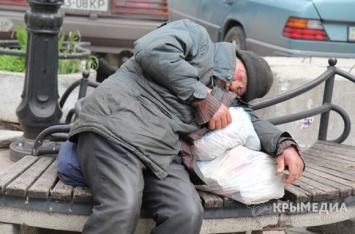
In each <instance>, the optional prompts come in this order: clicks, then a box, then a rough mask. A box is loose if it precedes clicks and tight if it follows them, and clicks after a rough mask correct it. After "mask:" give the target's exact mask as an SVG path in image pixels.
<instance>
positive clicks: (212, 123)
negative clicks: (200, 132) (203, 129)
mask: <svg viewBox="0 0 355 234" xmlns="http://www.w3.org/2000/svg"><path fill="white" fill-rule="evenodd" d="M208 128H209V129H211V130H212V129H215V128H216V121H213V120H210V122H208Z"/></svg>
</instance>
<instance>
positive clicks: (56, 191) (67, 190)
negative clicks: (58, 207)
mask: <svg viewBox="0 0 355 234" xmlns="http://www.w3.org/2000/svg"><path fill="white" fill-rule="evenodd" d="M72 193H73V186H71V185H67V184H64V183H63V182H62V181H61V180H58V182H57V184H56V185H55V186H54V188H53V190H52V191H51V195H50V197H51V199H54V200H59V201H71V200H72Z"/></svg>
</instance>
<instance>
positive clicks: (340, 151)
mask: <svg viewBox="0 0 355 234" xmlns="http://www.w3.org/2000/svg"><path fill="white" fill-rule="evenodd" d="M354 148H355V147H353V146H349V145H341V144H339V145H336V144H331V143H330V142H328V143H325V142H322V143H316V144H314V145H312V146H311V147H309V149H317V150H321V151H325V152H327V153H329V154H332V155H334V156H337V157H343V158H344V159H348V160H350V161H352V162H355V157H354V156H355V154H354V152H355V149H354Z"/></svg>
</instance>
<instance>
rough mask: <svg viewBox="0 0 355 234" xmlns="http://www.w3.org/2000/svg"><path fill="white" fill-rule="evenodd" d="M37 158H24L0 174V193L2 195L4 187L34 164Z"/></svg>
mask: <svg viewBox="0 0 355 234" xmlns="http://www.w3.org/2000/svg"><path fill="white" fill-rule="evenodd" d="M37 159H38V157H34V156H28V155H27V156H25V157H23V158H22V159H21V160H19V161H18V162H16V163H15V164H12V165H11V166H10V167H9V168H8V169H7V170H5V171H3V172H1V173H0V193H4V192H5V189H6V186H7V185H8V184H10V183H11V182H12V181H13V180H14V179H16V178H17V177H18V176H19V175H20V174H22V173H23V172H24V171H25V170H26V169H27V168H29V167H30V166H31V165H32V164H33V163H35V162H36V160H37Z"/></svg>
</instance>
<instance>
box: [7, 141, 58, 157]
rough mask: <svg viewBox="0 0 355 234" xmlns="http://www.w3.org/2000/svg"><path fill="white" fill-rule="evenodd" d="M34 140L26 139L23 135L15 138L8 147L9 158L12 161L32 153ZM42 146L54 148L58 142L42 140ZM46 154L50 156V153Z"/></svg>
mask: <svg viewBox="0 0 355 234" xmlns="http://www.w3.org/2000/svg"><path fill="white" fill-rule="evenodd" d="M34 142H35V141H34V140H31V139H27V138H25V137H23V136H21V137H18V138H15V139H14V140H13V141H12V142H11V144H10V147H9V158H10V160H11V161H13V162H17V161H19V160H20V159H22V158H23V157H25V156H26V155H32V148H33V145H34ZM42 145H43V146H45V147H49V148H53V149H54V148H56V146H58V143H55V142H50V141H48V140H46V141H44V142H43V144H42ZM46 156H50V154H46Z"/></svg>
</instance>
